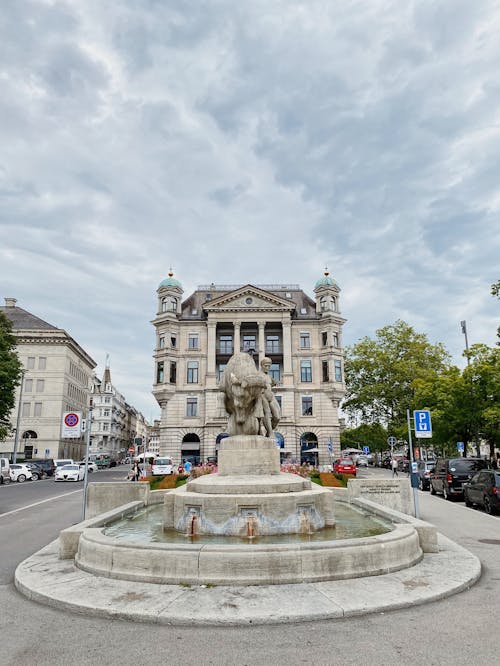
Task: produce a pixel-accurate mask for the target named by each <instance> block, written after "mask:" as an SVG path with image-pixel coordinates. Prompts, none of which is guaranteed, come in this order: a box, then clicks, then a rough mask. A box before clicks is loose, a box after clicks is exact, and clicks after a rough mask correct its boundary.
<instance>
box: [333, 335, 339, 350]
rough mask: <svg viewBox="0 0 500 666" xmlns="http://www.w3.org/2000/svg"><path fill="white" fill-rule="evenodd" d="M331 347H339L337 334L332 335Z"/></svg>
mask: <svg viewBox="0 0 500 666" xmlns="http://www.w3.org/2000/svg"><path fill="white" fill-rule="evenodd" d="M333 346H334V347H338V346H339V334H338V333H334V334H333Z"/></svg>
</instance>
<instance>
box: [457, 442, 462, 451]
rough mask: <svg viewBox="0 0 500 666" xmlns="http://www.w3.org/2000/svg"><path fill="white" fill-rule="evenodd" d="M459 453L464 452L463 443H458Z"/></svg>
mask: <svg viewBox="0 0 500 666" xmlns="http://www.w3.org/2000/svg"><path fill="white" fill-rule="evenodd" d="M457 451H459V452H460V453H463V452H464V443H463V442H457Z"/></svg>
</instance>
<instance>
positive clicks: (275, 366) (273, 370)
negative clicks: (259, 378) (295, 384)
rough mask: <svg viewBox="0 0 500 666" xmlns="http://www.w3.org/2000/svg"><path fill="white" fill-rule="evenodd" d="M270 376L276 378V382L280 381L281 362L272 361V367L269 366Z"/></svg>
mask: <svg viewBox="0 0 500 666" xmlns="http://www.w3.org/2000/svg"><path fill="white" fill-rule="evenodd" d="M269 376H270V377H271V378H272V379H274V381H275V382H279V381H280V379H281V375H280V364H279V363H272V364H271V367H270V368H269Z"/></svg>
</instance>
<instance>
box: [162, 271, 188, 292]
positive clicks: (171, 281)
mask: <svg viewBox="0 0 500 666" xmlns="http://www.w3.org/2000/svg"><path fill="white" fill-rule="evenodd" d="M161 287H178V288H179V289H182V284H181V283H180V282H179V280H176V279H175V278H174V274H173V273H172V271H170V273H169V274H168V277H167V278H165V279H164V280H162V281H161V282H160V285H159V287H158V289H160V288H161Z"/></svg>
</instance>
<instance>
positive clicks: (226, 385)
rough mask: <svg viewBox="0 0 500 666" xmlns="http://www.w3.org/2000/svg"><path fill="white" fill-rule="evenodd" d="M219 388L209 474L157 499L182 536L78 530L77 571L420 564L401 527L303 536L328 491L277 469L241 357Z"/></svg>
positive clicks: (174, 578)
mask: <svg viewBox="0 0 500 666" xmlns="http://www.w3.org/2000/svg"><path fill="white" fill-rule="evenodd" d="M221 388H222V390H223V392H224V401H225V407H226V410H227V412H228V414H229V423H228V431H229V433H230V436H229V437H227V438H226V439H224V440H223V442H222V443H221V448H220V450H219V468H218V473H216V474H209V475H205V476H201V477H199V478H195V479H192V480H191V481H189V482H188V483H187V484H186V485H185V486H183V487H181V488H177V489H175V490H172V491H170V492H166V494H165V496H164V510H163V525H164V529H165V530H166V532H167V533H168V531H170V532H173V533H174V534H175V533H177V534H181V535H184V536H185V537H186V536H187V537H190V539H189V540H186V541H185V542H184V543H179V542H178V541H177V540H176V539H175V538H174V539H172V540H170V541H168V540H167V542H165V543H164V542H162V543H145V542H140V543H136V542H134V543H132V542H130V541H123V540H120V539H118V538H116V537H114V536H110V535H109V534H107V533H106V532H105V530H103V529H102V528H101V529H85V530H83V532H82V533H81V536H80V538H79V544H78V552H77V555H76V557H75V563H76V565H77V566H78V567H80V568H81V569H83V570H85V571H88V572H92V573H95V574H98V575H104V576H108V577H112V578H113V577H115V578H124V579H128V580H142V581H148V582H155V583H180V582H182V583H190V584H193V583H194V584H237V585H255V584H261V585H262V584H276V583H297V582H314V581H323V580H336V579H342V578H351V577H359V576H366V575H375V574H380V573H386V572H388V571H396V570H399V569H402V568H406V567H409V566H412V565H413V564H416V563H417V562H419V561H420V559H421V558H422V555H423V553H422V549H421V547H420V543H419V536H418V533H417V531H416V529H415V527H414V526H413V525H410V524H393V525H392V526H391V527H392V529H389V530H388V531H386V532H385V533H383V534H378V535H376V536H365V537H362V538H358V539H345V540H338V539H336V540H335V539H328V538H327V539H325V540H322V541H314V540H312V539H309V537H308V535H310V534H314V533H316V532H319V533H321V531H326V532H328V530H331V529H332V528H333V527H334V526H335V515H334V494H333V492H332V491H331V490H330V489H328V488H323V487H320V486H318V485H316V484H314V483H311V481H310V479H304V478H302V477H300V476H298V475H295V474H288V473H283V472H281V470H280V461H279V451H278V449H277V447H276V442H275V439H274V437H273V428H275V427H276V425H277V423H278V419H279V407H278V403H277V402H276V399H275V397H274V395H273V393H272V390H271V380H270V378H269V376H268V375H267V374H266V373H265V372H262V371H258V370H257V369H256V367H255V364H254V361H253V359H252V358H251V357H250V356H249V355H248V354H241V353H237V354H235V355H233V356H232V357H231V359H230V360H229V362H228V364H227V366H226V369H225V373H224V377H223V381H222V383H221ZM193 537H196V538H193ZM242 537H243V539H242ZM285 537H286V539H285V540H282V538H285ZM210 538H213V542H210Z"/></svg>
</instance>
